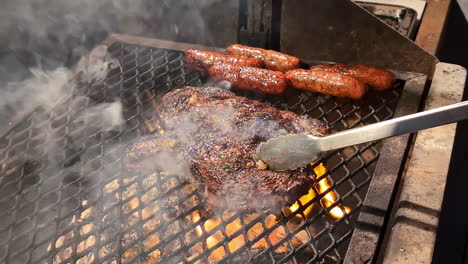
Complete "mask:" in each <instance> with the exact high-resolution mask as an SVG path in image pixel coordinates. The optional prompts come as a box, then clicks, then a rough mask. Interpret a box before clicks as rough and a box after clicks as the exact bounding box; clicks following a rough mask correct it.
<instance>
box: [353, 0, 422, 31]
mask: <svg viewBox="0 0 468 264" xmlns="http://www.w3.org/2000/svg"><path fill="white" fill-rule="evenodd" d="M356 3H357V4H359V5H360V6H362V7H363V8H365V9H366V10H367V11H369V12H371V13H372V14H373V15H374V16H376V17H378V18H379V19H381V20H382V21H384V22H385V23H386V24H387V25H389V26H391V27H392V28H393V29H395V30H397V31H398V32H400V34H402V35H403V36H406V37H408V38H410V39H414V37H415V34H416V26H417V19H416V18H417V13H416V11H415V10H413V9H410V8H407V7H404V6H395V5H389V4H377V3H366V2H361V1H356Z"/></svg>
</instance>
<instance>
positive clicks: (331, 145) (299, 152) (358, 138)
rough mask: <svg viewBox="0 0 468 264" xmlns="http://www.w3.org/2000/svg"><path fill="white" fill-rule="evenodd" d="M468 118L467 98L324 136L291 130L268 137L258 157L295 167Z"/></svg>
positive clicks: (273, 164)
mask: <svg viewBox="0 0 468 264" xmlns="http://www.w3.org/2000/svg"><path fill="white" fill-rule="evenodd" d="M464 119H468V101H464V102H461V103H457V104H452V105H447V106H444V107H439V108H436V109H432V110H428V111H424V112H420V113H416V114H412V115H407V116H403V117H399V118H394V119H390V120H387V121H383V122H379V123H375V124H372V125H367V126H362V127H358V128H353V129H349V130H346V131H343V132H339V133H336V134H333V135H329V136H325V137H316V136H312V135H308V134H294V135H293V134H291V135H284V136H279V137H276V138H272V139H269V140H268V141H267V142H264V143H261V144H260V145H259V146H258V147H257V150H256V154H255V159H256V160H257V161H258V160H261V161H263V162H265V163H266V164H267V165H268V169H270V170H292V169H296V168H300V167H305V166H307V165H308V164H310V163H312V162H315V161H317V160H319V159H320V158H321V157H323V155H324V154H326V153H327V152H329V151H332V150H336V149H340V148H344V147H348V146H352V145H357V144H361V143H366V142H370V141H374V140H378V139H384V138H388V137H393V136H398V135H402V134H406V133H412V132H416V131H419V130H423V129H427V128H431V127H436V126H441V125H445V124H450V123H454V122H457V121H460V120H464Z"/></svg>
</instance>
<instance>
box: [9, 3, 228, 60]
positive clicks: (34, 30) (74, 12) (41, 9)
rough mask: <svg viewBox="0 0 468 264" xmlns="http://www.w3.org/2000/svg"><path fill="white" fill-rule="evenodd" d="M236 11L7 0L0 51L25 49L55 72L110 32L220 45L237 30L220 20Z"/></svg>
mask: <svg viewBox="0 0 468 264" xmlns="http://www.w3.org/2000/svg"><path fill="white" fill-rule="evenodd" d="M235 7H236V5H235V4H234V3H233V1H230V2H228V3H226V1H222V0H203V1H193V0H180V1H172V0H154V1H148V0H100V1H94V0H76V1H62V0H28V1H15V0H6V1H3V2H2V8H1V9H0V39H2V43H0V52H1V51H2V50H15V51H18V50H25V51H28V52H31V54H34V55H37V56H38V58H36V59H32V58H31V57H32V56H31V55H30V56H29V57H30V58H28V60H36V61H35V62H30V63H35V64H40V67H41V68H47V69H54V68H56V67H58V66H60V65H65V66H71V65H73V64H74V63H75V62H76V60H78V58H80V57H81V56H83V55H85V54H86V53H87V52H88V51H89V50H90V49H92V48H93V47H94V46H95V45H96V44H97V43H99V42H101V41H102V40H103V39H105V38H106V37H107V36H108V35H109V34H111V33H123V34H131V35H139V36H145V37H156V38H161V39H169V40H174V41H183V42H189V43H199V44H206V45H210V46H217V45H218V46H220V45H222V44H223V43H222V41H223V40H222V37H219V36H218V37H215V34H224V32H220V31H221V30H220V29H222V27H223V23H226V25H227V26H229V27H232V25H233V23H232V22H231V21H230V20H227V21H226V22H223V21H222V20H220V19H221V18H222V16H223V14H224V12H226V13H232V14H233V17H235V16H234V14H235V12H229V11H226V10H233V11H234V10H235ZM213 9H218V10H223V11H222V13H221V14H217V13H215V12H212V10H213ZM223 31H224V30H223ZM226 31H228V32H230V33H232V32H234V31H233V30H230V31H229V30H226ZM231 38H232V37H231Z"/></svg>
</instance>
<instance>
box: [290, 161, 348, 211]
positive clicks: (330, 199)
mask: <svg viewBox="0 0 468 264" xmlns="http://www.w3.org/2000/svg"><path fill="white" fill-rule="evenodd" d="M312 165H313V164H312ZM314 172H315V174H316V175H317V178H320V177H321V176H323V175H325V174H326V173H327V168H326V167H325V166H324V165H323V163H320V164H319V165H317V166H316V167H315V168H314ZM331 187H332V184H331V181H330V179H328V178H326V177H325V178H323V179H321V180H320V181H319V182H318V183H316V184H315V185H314V188H310V189H309V192H308V193H307V194H305V195H303V196H302V197H300V198H299V202H300V203H301V204H303V205H304V204H307V203H309V202H310V201H312V199H314V198H315V196H316V195H317V193H318V194H323V193H325V192H327V191H328V190H329V189H330V188H331ZM314 189H315V190H314ZM337 200H338V199H337V196H336V193H335V192H334V191H328V193H327V194H325V196H324V197H323V198H322V199H320V203H321V205H322V206H323V207H324V208H329V207H330V206H331V205H332V204H334V203H335V202H336V201H337ZM299 207H300V206H299V203H298V202H297V201H296V202H295V203H294V204H293V205H291V206H290V207H289V210H290V211H291V213H294V212H296V211H297V210H298V209H299ZM312 207H313V206H312V205H310V206H309V207H307V208H306V209H304V215H305V216H308V215H309V214H310V212H311V211H312ZM343 208H344V210H343V209H342V208H341V207H339V206H335V207H333V208H332V209H331V210H330V212H329V214H330V215H331V216H332V217H334V218H336V219H340V218H343V217H344V216H345V215H346V214H349V213H350V212H351V209H350V208H349V207H346V206H345V207H343ZM298 216H299V215H298Z"/></svg>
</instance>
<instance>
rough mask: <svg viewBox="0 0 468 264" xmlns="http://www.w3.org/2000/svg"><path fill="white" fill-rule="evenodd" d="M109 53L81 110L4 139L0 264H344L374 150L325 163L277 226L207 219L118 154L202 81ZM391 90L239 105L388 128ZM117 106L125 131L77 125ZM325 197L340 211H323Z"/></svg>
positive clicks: (358, 149) (123, 48)
mask: <svg viewBox="0 0 468 264" xmlns="http://www.w3.org/2000/svg"><path fill="white" fill-rule="evenodd" d="M109 52H110V54H111V55H112V56H113V57H114V58H117V59H118V60H119V61H120V66H119V67H117V68H114V69H111V70H110V71H109V73H108V75H107V78H106V80H105V81H104V83H102V84H93V85H83V86H82V87H78V88H77V89H76V94H77V96H78V95H79V96H81V97H80V98H82V99H80V100H78V103H76V102H75V104H74V105H73V106H70V105H69V104H67V103H65V104H60V105H58V106H57V107H55V108H54V110H53V111H52V112H51V113H48V112H47V113H45V112H43V111H40V110H38V111H36V112H34V113H32V114H31V115H30V116H29V117H28V118H27V119H26V120H24V122H22V123H21V124H19V125H18V126H17V127H15V128H14V129H13V130H11V131H10V132H9V133H8V134H7V135H6V136H5V137H4V138H2V139H1V141H0V161H1V165H2V166H1V171H0V209H1V210H0V237H2V239H1V240H0V262H2V263H71V262H73V263H75V262H76V263H154V262H161V263H179V262H187V263H209V262H214V261H220V262H222V263H232V262H239V263H245V262H252V263H339V262H341V261H342V260H343V257H344V254H345V252H346V249H347V246H348V244H349V240H350V238H351V235H352V232H353V230H354V226H355V224H354V222H355V221H356V218H357V216H358V213H359V209H360V207H361V205H362V203H363V202H362V201H363V199H364V196H365V194H366V192H367V189H368V186H369V182H370V179H371V177H372V175H373V172H374V169H375V167H376V163H377V160H378V158H379V149H380V148H381V144H380V143H378V142H376V143H372V144H364V145H360V146H354V147H348V148H345V149H342V150H340V151H337V152H334V153H330V155H328V156H327V157H326V158H324V159H323V164H324V165H325V167H326V168H327V169H328V170H327V173H325V174H324V175H323V176H321V177H319V179H318V182H320V181H326V182H327V183H328V184H330V185H332V186H333V187H332V188H327V189H326V190H321V189H320V187H319V186H311V190H312V191H311V192H312V196H313V198H311V199H308V200H307V199H304V200H302V202H299V203H298V204H297V207H299V208H298V209H297V208H292V209H291V208H290V209H285V210H283V213H282V215H276V216H275V215H272V214H269V213H267V212H230V211H217V212H211V213H210V212H207V211H206V210H205V209H206V202H205V200H204V198H203V196H202V194H201V191H200V190H197V189H196V188H195V187H193V186H192V185H191V184H190V183H188V182H187V181H186V180H184V178H183V177H179V176H177V175H168V174H165V173H156V172H155V173H153V174H150V175H147V174H138V173H128V172H126V171H125V170H124V169H122V166H121V157H122V153H123V151H124V148H125V146H126V145H127V144H128V143H129V142H130V141H131V140H133V139H135V138H138V137H139V136H141V135H142V134H144V133H148V132H149V131H152V130H154V129H155V128H156V127H157V125H158V122H157V120H156V115H154V113H153V110H154V107H153V104H154V102H155V100H157V97H158V96H161V95H163V94H165V93H166V92H168V91H170V90H173V89H178V88H181V87H184V86H185V85H192V86H200V85H202V84H203V83H205V82H206V80H204V79H203V78H202V77H201V76H200V74H199V73H198V72H195V71H192V70H190V69H188V68H186V67H184V64H183V60H182V58H183V54H182V53H181V52H179V51H173V50H165V49H157V48H147V47H140V46H135V45H128V44H122V43H116V44H114V45H112V46H111V47H110V48H109ZM396 86H397V87H396V89H393V90H391V91H386V92H381V93H370V94H369V95H368V96H366V98H365V99H364V100H362V101H359V102H358V101H349V100H340V99H336V98H333V97H328V96H323V95H317V94H313V93H309V92H300V91H288V92H287V94H285V95H281V96H265V95H261V94H255V93H250V92H240V94H242V95H244V96H248V97H251V98H253V99H256V100H260V101H264V102H268V103H270V104H272V105H274V106H275V107H278V108H280V109H289V110H292V111H294V112H296V113H298V114H308V115H311V116H312V117H316V118H320V119H321V120H324V121H325V122H327V123H328V124H329V125H330V126H331V127H332V131H333V132H336V131H340V130H343V129H347V128H351V127H354V126H359V125H362V124H368V123H374V122H378V121H381V120H385V119H389V118H391V117H392V115H393V113H394V111H393V110H394V109H395V106H396V103H397V101H398V98H399V95H400V93H401V90H402V87H403V82H399V83H397V85H396ZM115 98H120V100H121V101H122V104H123V113H124V117H125V119H126V124H125V125H124V126H121V127H119V128H118V129H114V130H110V131H99V129H97V127H99V126H98V125H97V124H95V122H96V120H93V119H92V118H88V119H85V120H82V119H80V120H76V116H77V115H78V114H79V113H80V112H82V111H84V110H85V109H87V108H88V107H90V106H92V105H95V104H96V103H102V102H107V101H109V102H110V101H113V100H115ZM84 127H86V128H87V129H83V128H84ZM93 128H96V129H93ZM312 196H311V197H312ZM327 196H333V197H335V198H336V199H335V200H336V201H335V202H333V203H332V204H326V203H324V202H323V201H324V199H325V198H326V197H327ZM304 201H305V202H304ZM303 203H305V204H303ZM336 206H337V207H336ZM346 207H347V208H350V209H351V211H350V212H349V213H348V214H344V217H342V218H340V219H337V218H334V217H332V216H331V215H330V211H331V210H332V208H336V209H337V210H339V212H341V213H342V214H343V212H344V210H346ZM291 210H295V211H294V212H292V213H291Z"/></svg>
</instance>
